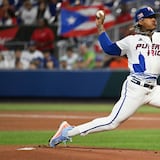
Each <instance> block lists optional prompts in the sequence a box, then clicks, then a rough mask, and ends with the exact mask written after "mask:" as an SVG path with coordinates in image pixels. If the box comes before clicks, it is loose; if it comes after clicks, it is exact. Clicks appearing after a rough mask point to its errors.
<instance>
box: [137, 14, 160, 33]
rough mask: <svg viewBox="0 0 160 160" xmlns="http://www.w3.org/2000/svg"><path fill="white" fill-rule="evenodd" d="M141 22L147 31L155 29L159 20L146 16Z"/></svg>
mask: <svg viewBox="0 0 160 160" xmlns="http://www.w3.org/2000/svg"><path fill="white" fill-rule="evenodd" d="M139 24H140V25H142V26H143V28H144V29H145V30H146V31H149V30H150V31H152V30H155V29H156V27H157V21H156V18H155V17H149V18H144V19H143V20H141V21H139Z"/></svg>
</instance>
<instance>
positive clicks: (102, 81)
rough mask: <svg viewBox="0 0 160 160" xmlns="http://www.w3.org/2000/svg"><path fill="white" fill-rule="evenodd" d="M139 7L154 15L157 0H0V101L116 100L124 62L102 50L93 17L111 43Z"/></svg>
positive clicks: (159, 5) (125, 31) (128, 28)
mask: <svg viewBox="0 0 160 160" xmlns="http://www.w3.org/2000/svg"><path fill="white" fill-rule="evenodd" d="M144 6H150V7H152V8H153V9H154V10H155V12H159V11H160V1H159V0H138V1H136V0H101V1H100V0H99V1H97V0H0V77H1V78H0V84H1V89H0V99H1V100H6V99H15V98H16V99H21V98H23V99H24V98H26V99H37V98H38V99H46V98H47V99H57V98H66V99H76V98H91V99H116V98H118V97H119V95H120V89H121V85H122V82H123V80H124V79H125V78H126V76H127V75H128V73H129V72H128V66H127V58H126V57H120V58H117V57H111V56H108V55H106V54H105V53H104V52H103V51H102V49H101V47H100V45H99V43H98V36H97V30H96V25H95V13H96V11H97V10H99V9H102V10H104V12H105V14H106V19H105V24H104V26H105V29H106V32H107V33H108V34H109V36H110V38H111V40H112V41H116V40H119V39H121V38H123V37H125V36H127V35H129V34H134V31H133V30H132V29H131V28H132V26H133V24H134V14H135V12H136V10H137V9H139V8H141V7H144ZM157 19H158V28H157V30H158V31H159V30H160V23H159V17H157Z"/></svg>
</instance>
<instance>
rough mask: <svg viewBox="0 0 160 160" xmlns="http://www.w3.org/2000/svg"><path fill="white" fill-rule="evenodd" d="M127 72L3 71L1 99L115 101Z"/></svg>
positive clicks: (0, 79) (0, 75)
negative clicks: (107, 99)
mask: <svg viewBox="0 0 160 160" xmlns="http://www.w3.org/2000/svg"><path fill="white" fill-rule="evenodd" d="M127 75H128V71H121V70H120V71H110V70H91V71H88V70H85V71H84V70H83V71H46V70H35V71H28V70H26V71H18V70H7V71H6V70H5V71H0V77H1V78H0V84H1V89H0V98H6V97H9V98H11V97H13V98H27V97H32V98H39V97H44V98H45V97H46V98H52V97H53V98H103V97H105V98H116V97H118V96H119V95H120V90H121V86H122V83H123V81H124V80H125V78H126V76H127Z"/></svg>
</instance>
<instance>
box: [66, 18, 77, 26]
mask: <svg viewBox="0 0 160 160" xmlns="http://www.w3.org/2000/svg"><path fill="white" fill-rule="evenodd" d="M75 21H76V18H75V17H73V16H71V17H69V18H68V19H67V22H68V24H70V25H72V24H74V23H75Z"/></svg>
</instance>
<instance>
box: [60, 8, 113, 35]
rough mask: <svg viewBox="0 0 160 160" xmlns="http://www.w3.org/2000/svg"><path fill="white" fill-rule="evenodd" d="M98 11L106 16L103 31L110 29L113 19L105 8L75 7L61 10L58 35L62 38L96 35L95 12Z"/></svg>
mask: <svg viewBox="0 0 160 160" xmlns="http://www.w3.org/2000/svg"><path fill="white" fill-rule="evenodd" d="M100 9H101V10H103V11H104V12H105V14H106V18H105V22H104V27H105V29H108V28H110V27H112V26H113V25H114V24H115V17H114V16H113V15H112V14H111V11H110V10H109V9H108V8H107V7H105V6H102V5H96V6H75V7H69V8H62V9H61V12H60V19H59V29H58V34H59V35H60V36H63V37H82V36H87V35H91V34H95V33H97V28H96V23H95V19H96V12H97V11H98V10H100Z"/></svg>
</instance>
